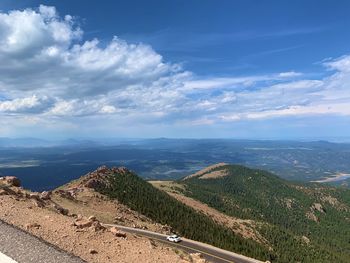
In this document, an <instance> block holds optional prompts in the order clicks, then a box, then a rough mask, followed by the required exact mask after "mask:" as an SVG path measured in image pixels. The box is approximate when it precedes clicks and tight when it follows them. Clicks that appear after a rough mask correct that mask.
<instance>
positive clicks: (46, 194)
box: [40, 191, 52, 200]
mask: <svg viewBox="0 0 350 263" xmlns="http://www.w3.org/2000/svg"><path fill="white" fill-rule="evenodd" d="M51 195H52V192H51V191H44V192H42V193H41V194H40V198H41V199H42V200H50V199H51Z"/></svg>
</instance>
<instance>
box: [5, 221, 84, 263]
mask: <svg viewBox="0 0 350 263" xmlns="http://www.w3.org/2000/svg"><path fill="white" fill-rule="evenodd" d="M16 262H18V263H84V262H85V261H83V260H81V259H79V258H77V257H74V256H72V255H70V254H68V253H67V252H65V251H62V250H60V249H59V248H56V247H54V246H53V245H51V244H49V243H47V242H45V241H43V240H41V239H39V238H37V237H34V236H32V235H31V234H28V233H26V232H24V231H23V230H20V229H18V228H16V227H13V226H10V225H8V224H6V223H4V222H3V221H1V220H0V263H16Z"/></svg>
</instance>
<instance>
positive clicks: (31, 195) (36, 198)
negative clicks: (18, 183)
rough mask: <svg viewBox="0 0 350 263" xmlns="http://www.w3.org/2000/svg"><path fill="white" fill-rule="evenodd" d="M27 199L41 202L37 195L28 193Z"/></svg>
mask: <svg viewBox="0 0 350 263" xmlns="http://www.w3.org/2000/svg"><path fill="white" fill-rule="evenodd" d="M29 198H30V199H35V200H41V199H40V196H39V194H37V193H30V194H29Z"/></svg>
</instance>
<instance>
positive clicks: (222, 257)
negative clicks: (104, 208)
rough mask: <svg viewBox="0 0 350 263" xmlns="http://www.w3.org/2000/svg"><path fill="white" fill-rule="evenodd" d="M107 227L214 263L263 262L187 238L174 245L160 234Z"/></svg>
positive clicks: (118, 226) (121, 227)
mask: <svg viewBox="0 0 350 263" xmlns="http://www.w3.org/2000/svg"><path fill="white" fill-rule="evenodd" d="M106 226H115V227H117V228H119V229H121V230H123V231H125V232H128V233H132V234H137V235H140V236H144V237H148V238H150V239H154V240H156V241H160V242H163V243H166V244H167V245H169V246H172V247H176V248H179V249H181V250H183V251H186V252H189V253H201V254H202V256H203V257H204V258H205V259H207V260H209V261H211V262H214V263H228V262H233V263H261V262H262V261H259V260H255V259H252V258H248V257H245V256H242V255H240V254H236V253H233V252H230V251H226V250H223V249H219V248H216V247H213V246H211V245H208V244H204V243H200V242H197V241H193V240H189V239H185V238H182V241H181V242H180V243H173V242H169V241H167V240H166V235H162V234H159V233H155V232H151V231H146V230H141V229H136V228H130V227H124V226H120V225H112V224H106Z"/></svg>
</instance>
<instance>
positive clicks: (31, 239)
mask: <svg viewBox="0 0 350 263" xmlns="http://www.w3.org/2000/svg"><path fill="white" fill-rule="evenodd" d="M105 226H115V227H117V228H119V229H121V230H123V231H125V232H128V233H132V234H136V235H139V236H144V237H147V238H150V239H153V240H156V241H160V242H163V243H165V244H167V245H169V246H172V247H176V248H179V249H180V250H183V251H186V252H189V253H201V254H202V255H203V257H204V258H205V259H207V260H209V261H211V262H215V263H228V262H234V263H262V261H258V260H255V259H252V258H248V257H245V256H242V255H239V254H236V253H232V252H229V251H226V250H222V249H219V248H216V247H213V246H210V245H207V244H204V243H200V242H196V241H193V240H189V239H185V238H183V239H182V242H180V243H177V244H176V243H172V242H169V241H167V240H166V235H162V234H159V233H155V232H151V231H146V230H142V229H136V228H130V227H125V226H120V225H111V224H105ZM17 262H20V263H48V262H50V263H83V262H85V261H83V260H81V259H80V258H77V257H74V256H73V255H70V254H68V253H67V252H65V251H62V250H60V249H59V248H57V247H55V246H53V245H51V244H49V243H47V242H45V241H44V240H42V239H39V238H37V237H35V236H33V235H31V234H29V233H27V232H25V231H23V230H21V229H18V228H16V227H14V226H11V225H8V224H6V223H4V222H2V221H1V220H0V263H17Z"/></svg>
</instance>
